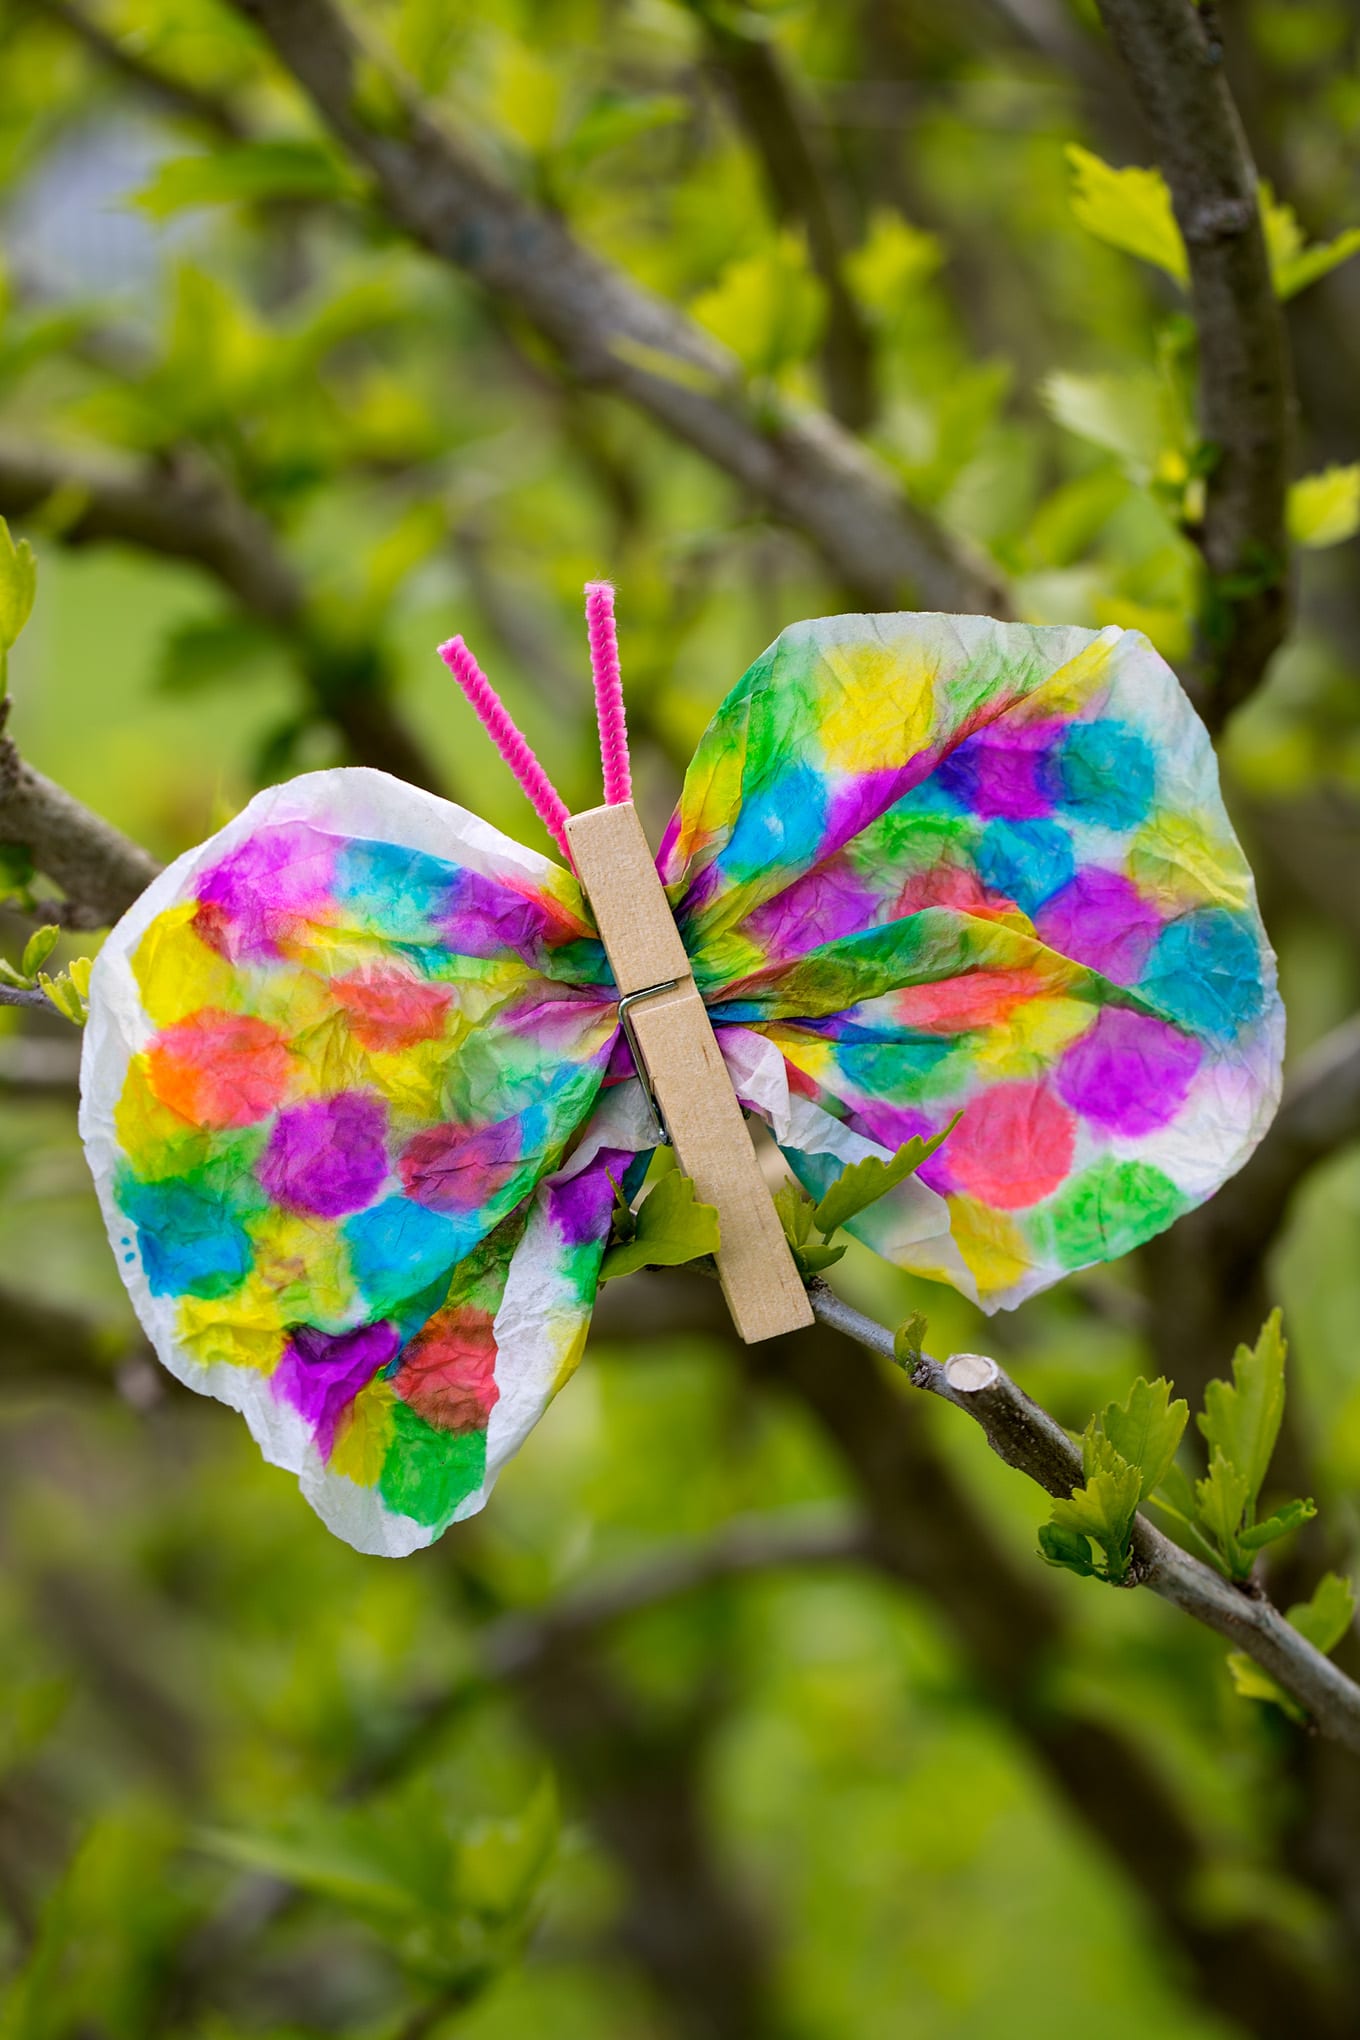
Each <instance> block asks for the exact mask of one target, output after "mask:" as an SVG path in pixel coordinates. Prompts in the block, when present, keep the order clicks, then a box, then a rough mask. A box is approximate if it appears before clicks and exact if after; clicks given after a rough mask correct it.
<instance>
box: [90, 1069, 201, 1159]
mask: <svg viewBox="0 0 1360 2040" xmlns="http://www.w3.org/2000/svg"><path fill="white" fill-rule="evenodd" d="M113 1124H114V1130H115V1132H116V1133H117V1135H118V1145H119V1146H120V1147H121V1148H122V1150H123V1153H124V1154H125V1155H126V1156H127V1158H128V1160H129V1161H130V1162H131V1163H132V1166H133V1167H134V1169H135V1170H136V1171H137V1174H138V1175H139V1176H141V1177H142V1178H144V1179H145V1180H147V1181H150V1180H152V1179H154V1177H155V1174H156V1171H157V1170H158V1169H159V1170H160V1171H161V1173H162V1174H165V1175H172V1174H173V1175H178V1174H180V1173H182V1171H183V1170H184V1169H185V1168H187V1167H192V1166H193V1159H194V1156H195V1155H196V1154H199V1155H202V1154H206V1142H205V1141H204V1139H203V1136H202V1135H201V1134H200V1133H199V1131H198V1129H197V1128H196V1127H194V1126H192V1125H191V1124H190V1122H189V1121H188V1120H187V1119H184V1118H182V1117H181V1115H180V1114H179V1113H178V1112H176V1111H174V1110H173V1108H172V1107H171V1106H169V1105H163V1104H162V1103H161V1101H160V1099H159V1098H158V1097H157V1096H156V1093H155V1092H154V1091H153V1090H152V1088H151V1066H150V1062H149V1060H148V1058H147V1057H146V1056H145V1055H134V1056H133V1058H132V1060H131V1061H130V1062H129V1064H128V1066H127V1076H126V1077H125V1078H124V1080H123V1090H122V1095H121V1096H120V1098H119V1100H118V1103H117V1104H116V1105H115V1106H114V1108H113Z"/></svg>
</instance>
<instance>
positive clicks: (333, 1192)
mask: <svg viewBox="0 0 1360 2040" xmlns="http://www.w3.org/2000/svg"><path fill="white" fill-rule="evenodd" d="M386 1126H387V1113H386V1108H385V1107H384V1106H383V1104H382V1102H381V1100H379V1099H377V1098H368V1097H365V1096H364V1094H363V1093H362V1092H360V1091H340V1092H338V1093H337V1094H336V1096H335V1097H334V1098H309V1099H308V1100H307V1101H306V1102H305V1103H304V1104H301V1105H292V1106H290V1107H289V1109H288V1110H287V1111H286V1112H280V1114H279V1116H278V1119H277V1120H276V1121H275V1123H274V1131H273V1133H272V1134H271V1135H270V1137H269V1146H268V1147H267V1148H266V1149H265V1152H264V1155H263V1158H262V1159H261V1162H260V1181H261V1183H262V1184H263V1185H264V1187H265V1189H266V1190H267V1191H268V1192H269V1195H270V1196H271V1197H272V1198H273V1199H274V1201H275V1203H276V1204H286V1205H288V1206H289V1207H290V1208H291V1209H292V1210H294V1211H309V1212H312V1213H313V1214H314V1215H315V1216H316V1217H317V1218H344V1217H345V1216H346V1214H347V1213H349V1212H351V1211H362V1210H363V1208H364V1206H365V1205H366V1204H371V1203H372V1201H373V1198H374V1197H375V1196H376V1195H377V1193H378V1191H379V1190H380V1189H381V1188H382V1185H383V1182H384V1179H385V1178H386V1175H387V1149H386V1145H385V1138H384V1137H385V1134H386Z"/></svg>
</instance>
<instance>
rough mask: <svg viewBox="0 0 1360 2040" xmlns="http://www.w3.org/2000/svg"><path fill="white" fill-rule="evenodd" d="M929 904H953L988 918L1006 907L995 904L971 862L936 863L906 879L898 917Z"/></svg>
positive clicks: (897, 912) (927, 906)
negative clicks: (927, 869)
mask: <svg viewBox="0 0 1360 2040" xmlns="http://www.w3.org/2000/svg"><path fill="white" fill-rule="evenodd" d="M929 907H953V908H954V909H955V911H956V912H957V913H960V914H978V915H980V916H982V917H983V918H984V919H989V920H995V919H996V917H997V915H998V914H999V913H1004V912H1005V911H1006V910H1005V909H1004V908H1001V907H998V906H997V905H996V903H995V901H994V900H993V899H992V897H991V895H990V893H989V892H988V891H987V889H986V887H985V886H984V885H983V883H982V880H981V879H980V878H979V877H978V875H977V873H976V872H975V871H974V870H973V868H972V866H971V865H969V864H948V863H946V864H935V865H932V866H931V868H930V870H929V871H918V872H916V873H915V874H914V876H913V877H911V878H909V879H908V880H907V882H906V884H905V885H904V886H903V888H902V890H901V893H900V894H899V895H898V900H897V906H896V909H895V912H896V914H897V916H898V918H899V919H901V918H902V917H904V916H905V915H907V914H919V913H922V912H923V911H924V910H925V909H927V908H929Z"/></svg>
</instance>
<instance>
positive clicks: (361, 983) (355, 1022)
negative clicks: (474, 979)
mask: <svg viewBox="0 0 1360 2040" xmlns="http://www.w3.org/2000/svg"><path fill="white" fill-rule="evenodd" d="M331 989H332V991H333V992H334V993H335V996H336V998H337V999H338V1000H339V1002H340V1004H341V1005H342V1006H343V1007H344V1010H345V1014H346V1017H347V1019H348V1020H349V1029H350V1033H351V1034H352V1035H353V1036H354V1039H355V1040H356V1041H357V1042H358V1043H359V1046H360V1047H361V1048H366V1049H369V1050H370V1051H372V1052H373V1053H374V1054H381V1053H382V1051H383V1050H385V1049H396V1048H414V1047H415V1045H416V1043H417V1042H418V1041H433V1040H435V1039H436V1038H437V1036H439V1035H440V1034H442V1033H443V1031H444V1016H445V1014H446V1013H447V1012H448V1010H449V1005H450V1002H451V1000H452V998H453V994H452V992H450V990H449V989H448V987H447V985H430V984H426V983H425V982H424V981H423V980H422V979H420V978H412V977H407V975H406V974H405V972H404V971H400V970H364V971H355V972H353V973H352V974H351V975H350V976H349V977H342V978H336V979H335V980H334V982H333V984H332V986H331Z"/></svg>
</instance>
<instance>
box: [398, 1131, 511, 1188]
mask: <svg viewBox="0 0 1360 2040" xmlns="http://www.w3.org/2000/svg"><path fill="white" fill-rule="evenodd" d="M521 1154H522V1142H521V1129H520V1124H519V1121H518V1120H517V1119H502V1120H500V1121H498V1122H497V1124H496V1125H495V1126H482V1127H470V1126H432V1127H430V1128H429V1129H428V1130H427V1131H426V1132H425V1133H418V1134H417V1135H416V1137H415V1139H414V1140H411V1141H408V1142H407V1144H406V1147H405V1149H404V1150H403V1152H402V1157H401V1179H402V1182H403V1183H404V1184H405V1186H406V1194H407V1196H408V1197H411V1198H413V1199H414V1200H415V1202H416V1203H417V1204H423V1205H425V1206H427V1208H428V1209H429V1210H431V1211H477V1210H479V1209H480V1208H481V1206H482V1205H484V1204H486V1203H488V1202H489V1201H490V1199H491V1198H492V1197H494V1196H495V1194H496V1192H497V1191H498V1190H503V1189H504V1188H505V1185H506V1184H507V1183H508V1182H509V1181H510V1178H511V1177H512V1176H513V1175H514V1173H515V1170H516V1169H517V1168H518V1167H519V1163H520V1158H521Z"/></svg>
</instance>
